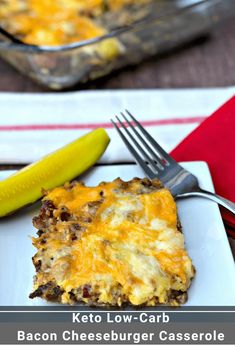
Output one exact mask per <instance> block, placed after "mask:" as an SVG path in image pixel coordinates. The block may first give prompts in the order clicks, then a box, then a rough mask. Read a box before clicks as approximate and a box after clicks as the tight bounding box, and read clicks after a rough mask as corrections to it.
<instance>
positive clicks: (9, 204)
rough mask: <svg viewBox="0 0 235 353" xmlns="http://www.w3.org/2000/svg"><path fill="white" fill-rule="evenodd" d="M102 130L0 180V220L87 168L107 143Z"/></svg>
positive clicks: (85, 136) (100, 153) (99, 155)
mask: <svg viewBox="0 0 235 353" xmlns="http://www.w3.org/2000/svg"><path fill="white" fill-rule="evenodd" d="M109 141H110V139H109V136H108V135H107V133H106V132H105V130H104V129H97V130H94V131H92V132H90V133H88V134H86V135H84V136H82V137H80V138H79V139H77V140H75V141H73V142H71V143H69V144H68V145H66V146H64V147H62V148H60V149H58V150H57V151H55V152H53V153H51V154H49V155H47V156H45V157H43V158H42V159H40V160H39V161H37V162H35V163H33V164H30V165H28V166H27V167H25V168H23V169H21V170H20V171H18V172H16V173H14V174H12V175H11V176H10V177H8V178H7V179H5V180H3V181H0V217H4V216H6V215H8V214H11V213H13V212H15V211H16V210H18V209H19V208H22V207H24V206H26V205H28V204H31V203H33V202H35V201H36V200H38V199H40V198H41V197H42V190H43V189H45V190H48V189H52V188H54V187H56V186H60V185H63V184H64V183H65V182H66V181H70V180H72V179H74V178H76V177H77V176H78V175H80V174H81V173H83V172H84V171H85V170H87V169H88V168H90V167H91V166H92V165H94V164H95V162H96V161H97V160H98V159H99V158H100V157H101V156H102V154H103V153H104V151H105V150H106V148H107V146H108V144H109Z"/></svg>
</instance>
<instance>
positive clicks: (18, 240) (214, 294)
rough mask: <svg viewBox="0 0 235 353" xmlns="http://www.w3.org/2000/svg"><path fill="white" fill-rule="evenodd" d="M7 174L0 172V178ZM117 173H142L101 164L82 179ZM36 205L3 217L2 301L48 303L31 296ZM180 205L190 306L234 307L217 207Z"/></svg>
mask: <svg viewBox="0 0 235 353" xmlns="http://www.w3.org/2000/svg"><path fill="white" fill-rule="evenodd" d="M183 165H184V166H185V167H186V168H187V169H188V170H189V171H191V172H192V173H194V174H195V175H196V176H197V177H198V179H199V181H200V184H201V186H202V187H204V188H205V189H207V190H210V191H213V184H212V180H211V177H210V173H209V170H208V167H207V165H206V164H205V163H204V162H190V163H184V164H183ZM9 174H10V172H6V171H4V172H0V179H4V178H5V177H6V176H8V175H9ZM118 176H120V177H121V178H123V179H124V180H129V179H132V178H133V177H135V176H139V177H143V176H144V175H143V173H142V171H141V170H140V169H139V167H137V166H135V165H119V166H99V167H96V168H94V169H93V170H92V171H90V172H89V173H87V174H86V175H85V176H83V178H82V179H83V180H85V182H86V183H87V184H88V185H96V184H97V183H99V182H100V181H103V180H105V181H111V180H112V179H114V178H116V177H118ZM38 207H39V205H37V206H36V207H35V206H34V207H31V208H29V209H27V210H24V211H23V212H21V213H20V214H18V215H17V216H14V217H13V216H11V217H9V218H8V219H2V220H1V221H0V305H46V303H45V302H44V301H42V300H41V299H34V300H31V299H29V298H28V295H29V293H30V292H31V289H32V281H33V276H34V267H33V264H32V261H31V257H32V256H33V254H34V253H35V249H34V248H33V246H32V245H31V239H30V236H32V235H35V229H34V228H33V226H32V221H31V220H32V217H33V215H34V214H35V213H37V212H38ZM178 208H179V217H180V220H181V223H182V226H183V231H184V234H185V240H186V247H187V249H188V252H189V255H190V256H191V258H192V260H193V263H194V265H195V267H196V271H197V273H196V277H195V279H194V281H193V283H192V286H191V288H190V290H189V300H188V302H187V305H221V306H222V305H235V266H234V261H233V257H232V253H231V250H230V246H229V243H228V240H227V236H226V233H225V230H224V226H223V223H222V219H221V216H220V212H219V208H218V206H217V205H216V204H214V203H212V202H210V201H207V200H203V199H199V198H194V199H188V200H181V201H179V202H178Z"/></svg>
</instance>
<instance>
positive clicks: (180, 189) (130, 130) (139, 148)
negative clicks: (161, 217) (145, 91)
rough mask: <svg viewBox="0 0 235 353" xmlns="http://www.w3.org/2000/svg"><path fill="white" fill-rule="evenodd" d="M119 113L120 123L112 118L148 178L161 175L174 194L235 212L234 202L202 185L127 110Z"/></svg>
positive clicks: (160, 177)
mask: <svg viewBox="0 0 235 353" xmlns="http://www.w3.org/2000/svg"><path fill="white" fill-rule="evenodd" d="M121 116H122V118H123V119H124V121H123V119H122V120H121V119H120V118H119V117H118V116H117V115H116V119H117V122H118V123H119V124H118V123H116V122H114V121H113V120H111V121H112V123H113V125H114V126H115V128H116V129H117V131H118V133H119V135H120V137H121V138H122V140H123V142H124V143H125V145H126V146H127V148H128V149H129V151H130V152H131V154H132V155H133V157H134V158H135V160H136V162H137V163H138V164H139V165H140V167H141V168H142V169H143V170H144V172H145V174H146V175H147V176H148V177H149V178H150V179H154V178H158V179H160V180H161V182H162V183H163V184H164V186H165V187H167V188H168V189H170V191H171V193H172V195H173V196H174V197H177V198H186V197H192V196H199V197H204V198H207V199H210V200H212V201H214V202H217V203H218V204H219V205H221V206H223V207H225V208H226V209H228V210H229V211H231V212H232V213H233V214H235V203H234V202H231V201H229V200H227V199H225V198H224V197H221V196H219V195H216V194H214V193H212V192H209V191H206V190H203V189H201V188H200V186H199V183H198V180H197V178H196V177H195V176H194V175H193V174H191V173H189V172H188V171H187V170H186V169H184V168H183V167H181V166H180V165H179V164H178V163H177V162H176V161H175V160H174V159H173V158H171V156H170V155H169V154H168V153H166V151H165V150H164V149H163V148H162V147H161V146H160V145H159V144H158V143H157V142H156V141H155V140H154V139H153V138H152V136H151V135H150V134H149V133H148V132H147V131H146V130H145V129H144V128H143V126H142V125H141V124H140V123H139V122H138V121H137V120H136V119H135V118H134V116H133V115H132V114H131V113H130V112H129V111H128V110H126V111H125V113H121ZM127 116H128V118H127ZM122 130H123V131H125V133H124V132H123V131H122Z"/></svg>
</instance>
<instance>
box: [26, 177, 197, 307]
mask: <svg viewBox="0 0 235 353" xmlns="http://www.w3.org/2000/svg"><path fill="white" fill-rule="evenodd" d="M33 223H34V226H35V227H36V228H37V229H38V237H37V238H33V244H34V246H35V247H36V248H37V253H36V254H35V256H34V257H33V263H34V265H35V268H36V272H37V274H36V276H35V282H34V291H33V292H32V293H31V295H30V297H31V298H35V297H42V298H43V299H46V300H48V301H58V302H61V303H68V304H74V303H77V302H84V303H87V304H89V305H118V306H121V305H122V304H124V303H126V304H132V305H148V306H153V305H157V304H168V305H172V306H177V305H180V304H183V303H184V302H185V301H186V299H187V290H188V288H189V286H190V284H191V280H192V278H193V277H194V274H195V270H194V267H193V265H192V261H191V259H190V258H189V256H188V254H187V252H186V250H185V246H184V237H183V234H182V232H181V228H180V224H179V221H178V217H177V208H176V204H175V201H174V199H173V197H172V195H171V193H170V192H169V191H168V190H167V189H165V188H164V187H163V186H162V185H161V183H160V182H159V181H158V180H153V181H150V180H148V179H138V178H134V179H133V180H131V181H129V182H124V181H122V180H121V179H116V180H114V181H113V182H109V183H104V182H103V183H100V184H99V185H98V186H96V187H87V186H85V185H84V184H82V183H78V182H72V183H68V184H66V185H65V186H64V187H58V188H55V189H54V190H52V191H49V192H47V193H46V195H45V197H44V199H43V203H42V207H41V210H40V214H39V216H37V217H35V218H34V219H33Z"/></svg>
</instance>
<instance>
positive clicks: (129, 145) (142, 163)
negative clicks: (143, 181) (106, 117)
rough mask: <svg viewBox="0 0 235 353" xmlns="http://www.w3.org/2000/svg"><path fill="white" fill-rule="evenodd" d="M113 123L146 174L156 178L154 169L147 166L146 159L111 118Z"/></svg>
mask: <svg viewBox="0 0 235 353" xmlns="http://www.w3.org/2000/svg"><path fill="white" fill-rule="evenodd" d="M111 122H112V124H113V125H114V127H115V129H116V130H117V132H118V133H119V135H120V137H121V139H122V140H123V142H124V143H125V145H126V146H127V148H128V149H129V151H130V152H131V154H132V155H133V156H134V158H135V159H136V161H137V163H138V164H139V165H140V166H141V168H143V170H144V171H145V173H146V175H148V177H149V178H151V179H154V178H155V177H156V175H155V174H154V173H153V172H152V170H151V169H150V168H149V167H148V166H147V164H146V163H145V162H144V160H143V159H142V158H141V156H140V155H139V154H138V153H137V152H136V150H135V149H134V148H133V147H132V145H131V144H130V143H129V141H128V140H127V138H126V137H125V135H124V134H123V133H122V131H121V130H120V129H119V128H118V125H117V124H116V123H115V122H114V121H113V120H112V119H111Z"/></svg>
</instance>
